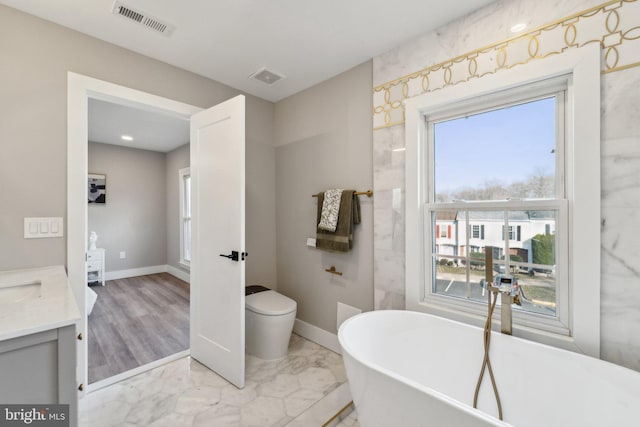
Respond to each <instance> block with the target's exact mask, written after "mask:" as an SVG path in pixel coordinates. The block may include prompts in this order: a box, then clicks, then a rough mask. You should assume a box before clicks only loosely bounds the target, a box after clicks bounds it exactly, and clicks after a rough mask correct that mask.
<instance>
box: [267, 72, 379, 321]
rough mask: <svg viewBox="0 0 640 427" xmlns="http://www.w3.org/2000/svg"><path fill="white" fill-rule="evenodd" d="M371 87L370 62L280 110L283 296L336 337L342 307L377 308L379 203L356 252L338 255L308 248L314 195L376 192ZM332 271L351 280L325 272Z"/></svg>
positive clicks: (360, 230) (367, 205)
mask: <svg viewBox="0 0 640 427" xmlns="http://www.w3.org/2000/svg"><path fill="white" fill-rule="evenodd" d="M371 87H372V65H371V62H366V63H364V64H361V65H359V66H357V67H355V68H353V69H352V70H349V71H347V72H345V73H343V74H341V75H339V76H336V77H334V78H332V79H330V80H327V81H325V82H323V83H321V84H319V85H316V86H314V87H312V88H310V89H308V90H306V91H303V92H300V93H298V94H296V95H293V96H291V97H289V98H287V99H284V100H282V101H280V102H278V103H277V104H276V109H275V135H276V137H275V140H276V145H277V148H276V170H277V172H276V188H277V207H276V212H277V232H278V235H277V248H278V256H277V259H278V290H279V291H280V292H282V293H283V294H285V295H288V296H290V297H292V298H293V299H295V300H296V301H297V302H298V316H297V317H298V318H299V319H301V320H303V321H305V322H308V323H311V324H312V325H315V326H317V327H320V328H322V329H324V330H326V331H329V332H332V333H335V332H336V307H337V302H342V303H345V304H348V305H351V306H355V307H357V308H360V309H362V310H363V311H367V310H371V309H373V215H372V200H371V199H369V198H367V197H366V196H360V202H361V206H362V223H361V224H360V225H358V226H357V227H356V231H355V245H354V249H353V250H352V251H351V252H348V253H345V254H335V253H329V252H323V251H320V250H317V249H315V248H310V247H307V246H306V240H307V238H308V237H315V230H316V207H317V203H316V202H317V199H316V198H313V197H311V196H312V194H316V193H318V192H320V191H324V190H326V189H329V188H352V189H356V190H359V191H363V190H367V189H369V188H371V186H372V174H373V172H372V166H371V165H372V159H371V155H372V150H371V140H372V130H371V129H372V121H371V120H372V119H371V102H372V93H371ZM336 100H339V102H336ZM374 197H375V195H374ZM332 265H333V266H335V267H336V269H337V270H338V271H341V272H343V273H344V274H343V276H341V277H340V276H336V275H332V274H329V273H326V272H325V271H324V270H325V269H327V268H329V267H331V266H332Z"/></svg>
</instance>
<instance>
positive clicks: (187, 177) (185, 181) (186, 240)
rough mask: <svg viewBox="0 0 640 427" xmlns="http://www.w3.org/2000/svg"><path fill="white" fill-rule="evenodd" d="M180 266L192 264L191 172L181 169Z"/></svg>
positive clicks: (188, 169) (179, 173)
mask: <svg viewBox="0 0 640 427" xmlns="http://www.w3.org/2000/svg"><path fill="white" fill-rule="evenodd" d="M178 175H179V177H180V264H182V265H183V266H185V267H187V268H188V267H189V266H190V263H191V170H190V168H184V169H180V170H179V171H178Z"/></svg>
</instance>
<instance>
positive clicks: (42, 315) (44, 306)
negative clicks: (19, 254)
mask: <svg viewBox="0 0 640 427" xmlns="http://www.w3.org/2000/svg"><path fill="white" fill-rule="evenodd" d="M38 283H39V285H38ZM23 286H24V287H23ZM23 290H24V291H23ZM79 319H80V311H79V310H78V306H77V305H76V300H75V298H74V296H73V292H72V291H71V287H70V286H69V282H68V280H67V273H66V272H65V269H64V267H63V266H61V265H59V266H53V267H41V268H31V269H26V270H10V271H0V341H3V340H8V339H11V338H16V337H21V336H24V335H29V334H33V333H37V332H42V331H46V330H49V329H55V328H60V327H62V326H67V325H71V324H73V323H75V322H76V321H78V320H79Z"/></svg>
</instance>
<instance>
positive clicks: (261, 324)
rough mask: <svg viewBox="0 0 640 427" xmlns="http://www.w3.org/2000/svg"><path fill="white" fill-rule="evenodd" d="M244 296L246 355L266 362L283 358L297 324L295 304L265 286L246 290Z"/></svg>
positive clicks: (249, 287) (248, 287)
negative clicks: (295, 323)
mask: <svg viewBox="0 0 640 427" xmlns="http://www.w3.org/2000/svg"><path fill="white" fill-rule="evenodd" d="M245 295H246V298H245V347H246V351H247V353H248V354H251V355H253V356H256V357H258V358H260V359H265V360H272V359H279V358H281V357H284V356H286V355H287V350H288V348H289V338H291V332H292V331H293V323H294V322H295V320H296V309H297V307H298V305H297V304H296V302H295V301H294V300H292V299H291V298H289V297H286V296H284V295H282V294H279V293H277V292H276V291H273V290H271V289H268V288H265V287H264V286H256V285H254V286H247V288H246V290H245Z"/></svg>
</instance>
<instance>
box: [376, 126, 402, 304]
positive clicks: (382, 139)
mask: <svg viewBox="0 0 640 427" xmlns="http://www.w3.org/2000/svg"><path fill="white" fill-rule="evenodd" d="M404 146H405V142H404V127H402V126H395V127H392V128H387V129H382V130H378V131H376V132H375V133H374V138H373V170H374V179H373V186H374V191H375V194H376V197H375V200H374V206H373V216H374V221H373V223H374V231H373V245H374V263H373V264H374V266H373V280H374V288H375V291H374V307H375V309H377V310H379V309H404V306H405V304H404V241H405V239H404V237H405V234H404V233H405V224H404V223H405V215H404V174H405V151H404Z"/></svg>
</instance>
